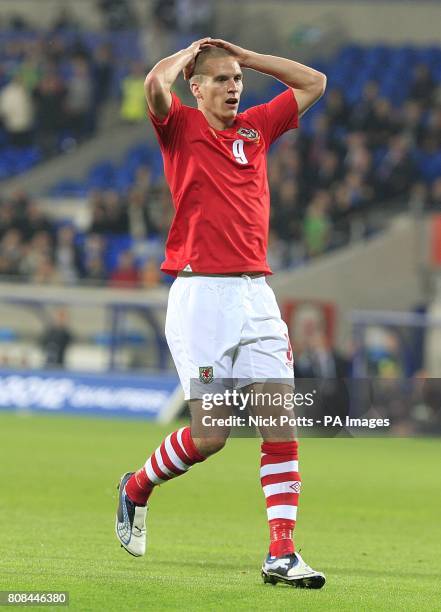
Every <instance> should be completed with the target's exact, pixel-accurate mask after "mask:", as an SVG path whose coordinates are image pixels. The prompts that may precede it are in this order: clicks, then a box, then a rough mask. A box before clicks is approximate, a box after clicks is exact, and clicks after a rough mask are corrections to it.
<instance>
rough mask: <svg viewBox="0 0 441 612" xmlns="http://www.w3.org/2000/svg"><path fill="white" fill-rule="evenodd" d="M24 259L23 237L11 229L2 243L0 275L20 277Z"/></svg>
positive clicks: (0, 243)
mask: <svg viewBox="0 0 441 612" xmlns="http://www.w3.org/2000/svg"><path fill="white" fill-rule="evenodd" d="M22 257H23V244H22V236H21V234H20V232H19V231H18V230H17V229H14V228H11V229H9V230H8V231H7V232H6V233H5V234H4V235H3V238H2V239H1V241H0V262H1V263H0V274H1V275H8V276H18V274H19V271H20V263H21V260H22Z"/></svg>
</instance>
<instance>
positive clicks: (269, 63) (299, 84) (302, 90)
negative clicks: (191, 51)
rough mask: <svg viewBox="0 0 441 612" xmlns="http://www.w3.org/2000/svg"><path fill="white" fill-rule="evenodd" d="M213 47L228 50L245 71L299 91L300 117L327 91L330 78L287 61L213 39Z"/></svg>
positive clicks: (292, 61) (297, 92)
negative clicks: (267, 76)
mask: <svg viewBox="0 0 441 612" xmlns="http://www.w3.org/2000/svg"><path fill="white" fill-rule="evenodd" d="M210 44H212V45H216V46H219V47H224V48H225V49H228V51H230V53H232V54H233V55H235V56H236V58H237V60H238V62H239V64H240V65H241V66H242V67H243V68H250V69H251V70H257V71H258V72H262V73H263V74H268V75H270V76H272V77H275V78H276V79H279V81H282V83H285V85H287V86H288V87H291V88H292V89H295V94H296V99H297V104H298V107H299V114H302V113H304V112H305V111H306V110H308V108H309V107H310V106H312V105H313V104H314V102H317V100H318V99H319V98H320V97H321V96H322V95H323V93H324V91H325V88H326V76H325V75H324V74H323V73H322V72H318V71H317V70H314V68H310V67H309V66H304V65H303V64H300V63H299V62H295V61H294V60H290V59H286V58H284V57H276V56H275V55H264V54H262V53H256V52H254V51H249V50H248V49H243V48H242V47H239V46H237V45H234V44H232V43H229V42H227V41H224V40H221V39H212V40H210Z"/></svg>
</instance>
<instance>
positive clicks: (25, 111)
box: [0, 75, 34, 147]
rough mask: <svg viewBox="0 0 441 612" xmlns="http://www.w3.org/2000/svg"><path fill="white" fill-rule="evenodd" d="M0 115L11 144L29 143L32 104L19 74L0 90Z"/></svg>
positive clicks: (17, 145) (30, 137) (22, 145)
mask: <svg viewBox="0 0 441 612" xmlns="http://www.w3.org/2000/svg"><path fill="white" fill-rule="evenodd" d="M0 116H1V119H2V120H3V126H4V128H5V130H6V132H7V134H8V138H9V142H10V144H11V145H12V146H14V147H27V146H29V145H30V144H31V142H32V128H33V125H34V106H33V101H32V97H31V95H30V94H29V91H28V90H27V89H26V87H25V86H24V84H23V79H22V78H21V77H20V76H19V75H16V76H15V77H14V78H13V79H12V80H11V81H10V82H9V84H8V85H6V86H5V87H3V89H2V90H1V91H0Z"/></svg>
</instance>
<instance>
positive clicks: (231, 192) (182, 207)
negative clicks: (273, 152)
mask: <svg viewBox="0 0 441 612" xmlns="http://www.w3.org/2000/svg"><path fill="white" fill-rule="evenodd" d="M149 115H150V119H151V121H152V123H153V127H154V129H155V132H156V135H157V137H158V140H159V145H160V147H161V152H162V156H163V160H164V172H165V177H166V179H167V182H168V184H169V187H170V191H171V194H172V198H173V204H174V207H175V216H174V219H173V222H172V225H171V228H170V232H169V235H168V239H167V244H166V252H165V255H166V259H165V261H164V263H163V264H162V266H161V269H162V270H163V271H164V272H167V273H168V274H172V275H174V276H176V274H177V273H178V272H179V271H180V270H184V269H186V270H189V271H190V270H191V271H192V272H200V273H205V274H226V273H231V272H265V273H266V274H271V270H270V268H269V266H268V263H267V261H266V254H267V247H268V228H269V207H270V196H269V187H268V179H267V167H266V153H267V151H268V148H269V146H270V145H271V144H272V143H273V142H274V140H276V138H278V137H279V136H280V135H281V134H283V133H284V132H286V131H287V130H290V129H292V128H296V127H297V125H298V107H297V102H296V99H295V96H294V92H293V90H292V89H287V90H286V91H284V92H283V93H281V94H280V95H278V96H276V97H275V98H274V99H273V100H271V101H270V102H268V103H267V104H261V105H259V106H254V107H252V108H250V109H248V110H247V111H245V112H243V113H239V114H238V115H236V118H235V120H234V123H233V125H232V126H231V127H229V128H228V129H226V130H216V129H214V128H212V127H211V126H210V125H209V123H208V121H207V119H206V118H205V116H204V114H203V113H202V112H201V111H200V110H198V109H197V108H192V107H190V106H185V105H183V104H182V103H181V101H180V100H179V98H178V97H177V96H176V95H175V94H172V104H171V108H170V111H169V113H168V115H167V117H166V118H165V119H164V120H163V121H159V120H158V119H157V118H156V117H155V116H154V115H153V114H152V113H151V112H149Z"/></svg>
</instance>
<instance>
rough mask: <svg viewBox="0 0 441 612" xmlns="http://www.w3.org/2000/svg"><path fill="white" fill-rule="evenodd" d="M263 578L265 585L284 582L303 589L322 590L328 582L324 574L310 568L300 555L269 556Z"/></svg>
mask: <svg viewBox="0 0 441 612" xmlns="http://www.w3.org/2000/svg"><path fill="white" fill-rule="evenodd" d="M262 578H263V581H264V582H265V583H266V582H268V583H270V584H277V583H278V582H284V583H285V584H290V585H292V586H295V587H298V588H303V589H321V588H322V586H323V585H324V584H325V582H326V578H325V576H324V574H322V573H321V572H316V571H315V570H313V569H312V568H311V567H309V565H307V564H306V563H305V562H304V561H303V559H302V557H301V556H300V555H299V553H292V554H290V555H284V556H283V557H271V555H269V554H268V556H267V558H266V559H265V561H264V563H263V566H262Z"/></svg>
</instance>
